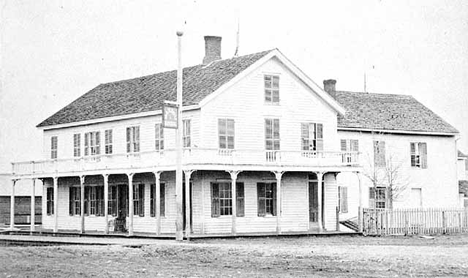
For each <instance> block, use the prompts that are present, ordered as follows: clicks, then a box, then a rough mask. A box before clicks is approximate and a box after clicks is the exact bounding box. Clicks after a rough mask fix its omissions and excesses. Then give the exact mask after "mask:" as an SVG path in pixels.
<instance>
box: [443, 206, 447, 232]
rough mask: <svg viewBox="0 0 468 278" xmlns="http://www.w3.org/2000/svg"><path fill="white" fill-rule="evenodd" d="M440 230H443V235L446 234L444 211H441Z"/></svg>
mask: <svg viewBox="0 0 468 278" xmlns="http://www.w3.org/2000/svg"><path fill="white" fill-rule="evenodd" d="M442 230H443V233H444V234H446V233H447V223H446V219H445V211H443V210H442Z"/></svg>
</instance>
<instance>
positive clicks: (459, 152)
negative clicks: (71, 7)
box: [458, 150, 468, 158]
mask: <svg viewBox="0 0 468 278" xmlns="http://www.w3.org/2000/svg"><path fill="white" fill-rule="evenodd" d="M458 157H466V158H468V155H466V154H464V153H463V152H462V151H460V150H458Z"/></svg>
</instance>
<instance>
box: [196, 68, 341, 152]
mask: <svg viewBox="0 0 468 278" xmlns="http://www.w3.org/2000/svg"><path fill="white" fill-rule="evenodd" d="M265 74H275V75H279V76H280V85H279V86H280V103H279V105H272V104H267V103H265V101H264V79H263V77H264V75H265ZM336 115H337V113H336V111H334V110H333V109H332V108H331V107H330V106H329V105H328V104H326V103H325V102H323V101H322V99H321V98H319V97H318V96H317V95H316V94H315V93H314V92H313V91H312V90H311V89H310V88H308V87H306V85H305V84H304V83H302V82H301V81H300V80H299V79H297V78H296V77H295V75H293V74H292V73H291V72H290V71H289V70H287V69H286V68H285V67H284V66H283V65H282V64H281V63H280V62H279V61H278V60H277V59H271V60H269V61H267V62H266V63H265V64H263V65H262V66H260V67H259V68H257V69H256V70H255V71H253V72H252V73H250V74H249V75H247V76H246V77H245V78H244V79H242V81H241V82H238V83H236V84H234V85H233V86H231V87H230V88H228V89H226V90H225V91H224V92H223V93H221V94H220V95H218V96H217V97H216V98H214V99H213V100H212V101H210V102H208V103H207V104H206V105H205V106H204V107H203V108H202V109H201V122H202V126H201V138H203V140H202V142H201V144H202V146H203V147H205V148H218V144H219V142H218V119H219V118H231V119H234V121H235V148H236V149H243V150H245V149H250V150H251V149H255V150H264V149H265V135H264V130H265V119H266V118H278V119H280V138H281V150H289V151H300V150H301V123H303V122H315V123H322V124H323V128H324V131H323V132H324V135H323V136H324V150H326V151H339V142H338V137H337V120H336Z"/></svg>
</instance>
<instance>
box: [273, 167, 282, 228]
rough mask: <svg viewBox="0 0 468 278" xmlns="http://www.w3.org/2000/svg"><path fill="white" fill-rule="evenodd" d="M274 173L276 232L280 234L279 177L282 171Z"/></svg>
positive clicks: (280, 202)
mask: <svg viewBox="0 0 468 278" xmlns="http://www.w3.org/2000/svg"><path fill="white" fill-rule="evenodd" d="M274 174H275V176H276V233H277V234H281V210H282V199H281V177H282V176H283V172H274Z"/></svg>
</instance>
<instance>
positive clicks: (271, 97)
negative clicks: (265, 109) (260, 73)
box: [264, 75, 279, 104]
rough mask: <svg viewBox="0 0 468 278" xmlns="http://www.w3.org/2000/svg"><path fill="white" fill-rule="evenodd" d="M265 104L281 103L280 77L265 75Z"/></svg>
mask: <svg viewBox="0 0 468 278" xmlns="http://www.w3.org/2000/svg"><path fill="white" fill-rule="evenodd" d="M264 81H265V103H275V104H278V103H279V76H277V75H265V76H264Z"/></svg>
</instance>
